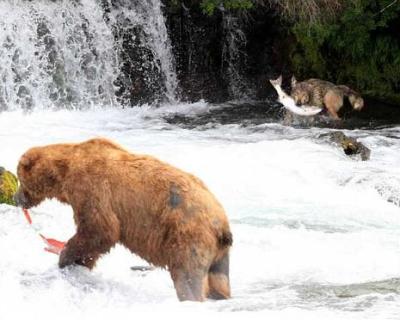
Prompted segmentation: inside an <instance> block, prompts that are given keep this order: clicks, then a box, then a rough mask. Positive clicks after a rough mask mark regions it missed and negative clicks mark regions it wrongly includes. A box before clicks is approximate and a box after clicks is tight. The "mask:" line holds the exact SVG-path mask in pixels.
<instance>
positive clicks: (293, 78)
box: [292, 76, 297, 88]
mask: <svg viewBox="0 0 400 320" xmlns="http://www.w3.org/2000/svg"><path fill="white" fill-rule="evenodd" d="M296 84H297V80H296V77H295V76H292V88H293V87H294V86H295V85H296Z"/></svg>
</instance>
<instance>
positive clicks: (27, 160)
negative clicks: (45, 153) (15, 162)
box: [19, 154, 39, 171]
mask: <svg viewBox="0 0 400 320" xmlns="http://www.w3.org/2000/svg"><path fill="white" fill-rule="evenodd" d="M38 160H39V155H28V154H24V155H23V156H22V157H21V160H19V164H20V165H21V167H22V168H23V169H24V170H26V171H29V170H31V169H32V167H33V166H34V165H35V163H36V161H38Z"/></svg>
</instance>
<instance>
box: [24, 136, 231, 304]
mask: <svg viewBox="0 0 400 320" xmlns="http://www.w3.org/2000/svg"><path fill="white" fill-rule="evenodd" d="M17 171H18V177H19V179H20V189H19V191H18V192H17V194H16V198H17V199H20V205H23V206H25V207H28V208H29V207H32V206H36V205H38V204H39V203H40V202H42V201H43V200H44V199H46V198H56V199H58V200H59V201H61V202H63V203H66V204H69V205H71V206H72V208H73V211H74V220H75V223H76V226H77V231H76V234H75V235H74V236H73V237H72V238H71V239H70V240H69V241H68V242H67V244H66V247H65V249H64V250H63V251H62V253H61V255H60V260H59V266H60V267H61V268H63V267H66V266H68V265H72V264H79V265H83V266H86V267H88V268H90V269H91V268H93V267H94V265H95V263H96V261H97V259H98V258H99V257H100V256H101V255H102V254H104V253H106V252H108V251H109V250H110V248H111V247H113V246H114V245H115V244H116V243H121V244H122V245H124V246H125V247H127V248H128V249H130V250H131V251H132V252H134V253H135V254H137V255H139V256H140V257H142V258H143V259H145V260H147V261H148V262H150V263H151V264H153V265H155V266H160V267H165V268H168V270H169V271H170V274H171V277H172V279H173V281H174V285H175V288H176V291H177V294H178V298H179V299H180V300H197V301H202V300H204V299H206V298H207V297H210V298H224V299H226V298H229V297H230V285H229V262H227V261H229V249H230V246H231V245H232V234H231V232H230V228H229V223H228V220H227V217H226V215H225V212H224V209H223V208H222V206H221V205H220V203H219V202H218V200H217V199H216V198H215V197H214V196H213V194H212V193H211V192H210V191H209V190H208V189H207V188H206V186H205V185H204V183H203V182H202V181H200V180H199V179H198V178H196V177H195V176H193V175H191V174H189V173H186V172H184V171H182V170H179V169H177V168H175V167H173V166H171V165H169V164H167V163H164V162H162V161H160V160H157V159H156V158H153V157H151V156H148V155H139V154H132V153H129V152H128V151H126V150H124V149H123V148H121V147H120V146H118V145H116V144H114V143H113V142H110V141H108V140H105V139H93V140H89V141H86V142H83V143H78V144H55V145H49V146H44V147H35V148H32V149H30V150H28V151H27V152H26V153H25V154H24V155H23V156H22V157H21V159H20V162H19V165H18V170H17ZM216 270H217V271H216Z"/></svg>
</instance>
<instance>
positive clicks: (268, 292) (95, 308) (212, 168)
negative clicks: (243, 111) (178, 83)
mask: <svg viewBox="0 0 400 320" xmlns="http://www.w3.org/2000/svg"><path fill="white" fill-rule="evenodd" d="M210 108H213V107H212V106H209V105H207V104H205V103H202V102H199V103H197V104H191V105H178V106H168V107H163V108H160V109H157V110H154V109H152V108H150V107H142V108H132V109H124V110H122V109H117V108H110V109H95V108H94V109H90V110H86V111H66V110H61V111H56V112H53V111H35V112H33V113H28V114H26V113H22V112H3V113H0V146H1V149H0V150H1V157H0V165H1V166H4V167H6V168H7V169H9V170H11V171H14V172H15V169H16V165H17V162H18V159H19V157H20V155H21V154H22V153H23V152H24V151H25V150H26V149H27V148H29V147H31V146H35V145H44V144H49V143H59V142H79V141H82V140H85V139H89V138H93V137H99V136H101V137H107V138H110V139H112V140H115V141H117V142H118V143H120V144H122V145H123V146H125V147H126V148H127V149H129V150H131V151H132V152H138V153H149V154H152V155H154V156H156V157H158V158H160V159H162V160H165V161H167V162H169V163H171V164H173V165H176V166H178V167H180V168H182V169H184V170H186V171H189V172H191V173H194V174H196V175H197V176H199V177H200V178H201V179H202V180H203V181H205V183H206V184H207V185H208V186H209V188H210V189H211V190H212V191H213V192H214V193H215V194H216V195H217V197H218V198H219V200H220V201H221V202H222V204H223V205H224V207H225V209H226V211H227V213H228V216H229V218H230V221H231V225H232V230H233V235H234V245H233V248H232V256H231V285H232V295H233V297H232V299H230V300H227V301H218V302H215V301H207V302H205V303H191V302H185V303H180V302H178V301H177V298H176V295H175V290H174V288H173V284H172V281H171V280H170V277H169V274H168V272H166V271H164V270H154V271H150V272H135V271H132V270H130V267H131V266H134V265H146V263H145V262H144V261H142V260H140V259H139V258H137V257H135V256H134V255H132V254H131V253H129V252H128V251H127V250H125V249H124V248H123V247H120V246H117V247H116V248H114V249H113V250H112V251H111V252H110V253H109V254H108V255H106V256H104V257H103V258H102V259H101V260H100V261H99V263H98V265H97V267H96V268H95V269H94V270H93V271H92V272H89V271H87V270H85V269H84V268H80V267H76V268H72V269H70V270H59V269H58V267H57V256H55V255H53V254H49V253H46V252H44V251H43V243H42V242H41V240H40V239H39V237H38V236H37V235H36V234H35V233H34V232H33V231H32V229H30V228H29V226H28V225H27V223H26V222H25V220H24V218H23V216H22V213H21V212H20V211H19V210H17V209H15V208H13V207H10V206H7V205H0V217H1V219H0V256H1V259H0V319H11V318H16V317H18V316H29V318H30V319H31V318H34V319H36V318H40V319H59V318H60V317H61V318H72V317H79V318H88V319H89V318H90V319H92V318H94V317H99V318H110V317H114V318H116V319H122V318H126V317H133V316H134V315H135V313H136V312H162V313H166V312H168V313H169V312H171V314H186V313H187V312H190V313H192V312H196V314H198V315H199V314H200V315H201V314H203V313H207V314H211V315H213V314H214V313H216V312H220V311H222V312H224V315H226V314H227V313H228V312H229V315H230V316H232V315H233V316H234V315H235V314H236V313H234V314H231V312H234V311H241V312H257V313H254V314H253V313H252V315H256V316H257V317H259V318H265V319H398V318H399V315H400V295H399V293H400V280H399V279H400V207H399V206H398V205H399V199H400V166H399V158H400V128H392V129H382V130H376V131H365V130H358V131H349V132H348V134H349V135H351V136H355V137H358V138H359V139H360V141H362V142H363V143H365V144H366V145H367V146H368V147H370V148H371V150H372V154H371V160H370V161H366V162H362V161H358V160H357V159H352V158H348V157H347V156H345V155H344V154H343V153H342V151H341V150H339V149H338V148H337V147H335V146H333V145H331V144H328V143H327V142H323V141H321V140H320V139H318V138H317V137H318V135H319V134H320V133H323V132H327V130H325V129H293V128H289V127H284V126H282V125H280V124H264V125H257V126H251V125H250V126H246V127H243V126H239V125H217V126H215V125H214V126H210V127H209V128H208V129H207V127H205V126H203V127H201V129H200V128H199V129H193V130H187V129H183V128H180V127H179V126H176V125H171V124H168V123H167V122H165V121H164V120H163V116H165V115H167V114H173V113H178V112H180V113H184V114H191V115H193V116H195V115H196V113H205V112H207V111H208V110H209V109H210ZM32 216H33V219H34V223H35V224H36V225H37V226H39V227H40V228H41V229H42V231H43V233H44V234H45V235H47V236H50V237H54V238H57V239H60V240H67V239H68V238H69V237H71V236H72V235H73V233H74V225H73V221H72V211H71V209H70V208H69V207H67V206H63V205H61V204H59V203H57V202H56V201H47V202H45V203H43V204H42V205H40V206H39V207H37V208H35V209H33V210H32ZM242 316H243V315H242ZM242 316H241V317H242ZM246 316H248V315H246Z"/></svg>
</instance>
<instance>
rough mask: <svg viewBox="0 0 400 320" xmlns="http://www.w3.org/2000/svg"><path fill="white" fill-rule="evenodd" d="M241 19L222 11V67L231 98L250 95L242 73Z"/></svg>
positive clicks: (243, 38) (243, 42) (244, 61)
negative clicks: (223, 35)
mask: <svg viewBox="0 0 400 320" xmlns="http://www.w3.org/2000/svg"><path fill="white" fill-rule="evenodd" d="M241 24H242V23H241V19H240V18H239V17H237V16H234V15H233V14H232V13H230V12H224V14H223V22H222V27H223V30H224V34H225V39H224V40H225V41H224V46H223V49H222V67H223V68H226V76H227V80H228V90H229V94H230V96H231V97H232V98H233V99H244V98H248V97H250V96H251V95H252V93H251V89H250V87H249V85H248V83H247V82H246V80H245V78H244V77H243V75H242V72H241V71H242V70H241V69H242V67H243V66H244V65H245V64H246V58H247V57H246V54H245V52H244V50H243V48H244V47H245V45H246V35H245V33H244V32H243V30H242V28H241V27H242V25H241Z"/></svg>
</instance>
